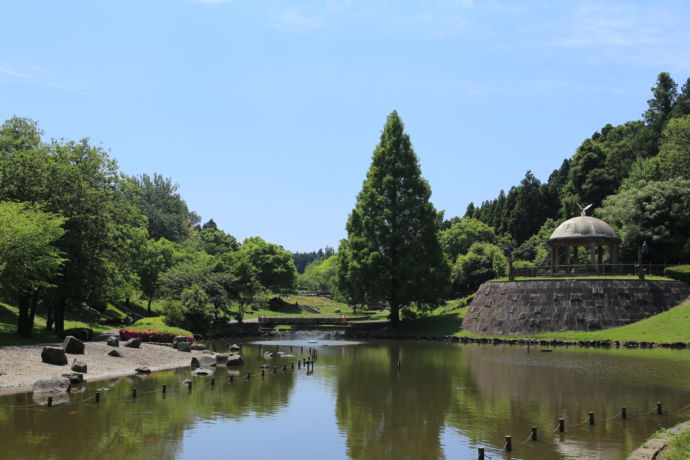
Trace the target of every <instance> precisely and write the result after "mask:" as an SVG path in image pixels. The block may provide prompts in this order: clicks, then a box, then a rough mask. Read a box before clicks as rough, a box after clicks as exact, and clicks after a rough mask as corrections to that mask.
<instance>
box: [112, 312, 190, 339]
mask: <svg viewBox="0 0 690 460" xmlns="http://www.w3.org/2000/svg"><path fill="white" fill-rule="evenodd" d="M164 320H165V317H164V316H151V317H148V318H142V319H140V320H139V321H137V322H136V323H134V324H133V325H131V326H126V327H124V328H125V329H128V330H130V331H151V332H165V333H167V334H175V335H193V334H192V333H191V332H189V331H188V330H186V329H181V328H179V327H172V326H168V325H167V324H165V321H164Z"/></svg>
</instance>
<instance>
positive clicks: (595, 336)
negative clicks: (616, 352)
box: [396, 300, 690, 342]
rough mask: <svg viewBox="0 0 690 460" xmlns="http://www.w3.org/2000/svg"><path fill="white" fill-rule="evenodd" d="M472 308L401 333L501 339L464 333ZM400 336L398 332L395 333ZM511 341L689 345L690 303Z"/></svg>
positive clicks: (420, 321) (411, 324)
mask: <svg viewBox="0 0 690 460" xmlns="http://www.w3.org/2000/svg"><path fill="white" fill-rule="evenodd" d="M468 309H469V307H461V308H458V309H457V310H455V311H452V312H446V313H443V314H439V315H434V316H429V317H426V318H417V319H414V320H409V321H404V322H403V323H402V324H401V325H400V328H399V329H398V330H399V333H401V334H407V335H427V336H442V335H455V336H460V337H463V336H464V337H500V336H483V335H480V334H474V333H472V332H469V331H465V330H463V329H462V320H463V318H464V317H465V314H466V313H467V310H468ZM396 332H397V331H396ZM510 337H511V338H537V339H540V338H543V339H561V340H619V341H637V342H642V341H644V342H690V300H687V301H685V302H683V303H682V304H680V305H678V306H676V307H674V308H671V309H670V310H668V311H665V312H663V313H660V314H658V315H655V316H652V317H650V318H646V319H643V320H642V321H638V322H636V323H631V324H627V325H625V326H619V327H615V328H611V329H604V330H602V331H592V332H547V333H543V334H534V335H520V336H510Z"/></svg>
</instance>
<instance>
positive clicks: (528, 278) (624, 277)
mask: <svg viewBox="0 0 690 460" xmlns="http://www.w3.org/2000/svg"><path fill="white" fill-rule="evenodd" d="M636 279H639V278H638V277H637V276H636V275H620V276H612V275H607V276H603V275H602V276H598V275H597V276H534V277H532V276H516V277H515V281H545V280H636ZM644 279H645V280H647V281H675V280H673V279H672V278H668V277H666V276H657V275H647V276H645V277H644ZM501 281H508V277H507V276H505V277H503V278H496V279H492V280H491V281H489V283H498V282H501Z"/></svg>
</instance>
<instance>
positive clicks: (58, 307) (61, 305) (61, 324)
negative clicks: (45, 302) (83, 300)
mask: <svg viewBox="0 0 690 460" xmlns="http://www.w3.org/2000/svg"><path fill="white" fill-rule="evenodd" d="M66 300H67V299H65V298H64V297H61V298H60V300H59V301H58V303H57V304H55V332H57V333H58V334H62V333H63V332H64V331H65V303H66Z"/></svg>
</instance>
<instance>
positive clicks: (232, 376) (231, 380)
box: [230, 375, 235, 383]
mask: <svg viewBox="0 0 690 460" xmlns="http://www.w3.org/2000/svg"><path fill="white" fill-rule="evenodd" d="M234 381H235V376H234V375H231V376H230V383H232V382H234Z"/></svg>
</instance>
